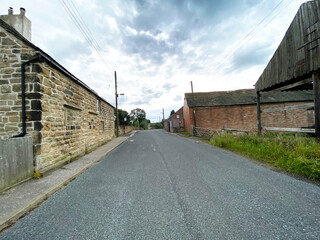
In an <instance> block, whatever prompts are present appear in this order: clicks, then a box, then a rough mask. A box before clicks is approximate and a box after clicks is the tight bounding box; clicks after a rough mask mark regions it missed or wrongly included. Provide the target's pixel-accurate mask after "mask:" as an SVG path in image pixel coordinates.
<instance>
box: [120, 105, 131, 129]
mask: <svg viewBox="0 0 320 240" xmlns="http://www.w3.org/2000/svg"><path fill="white" fill-rule="evenodd" d="M118 115H119V124H120V125H121V126H122V125H123V122H124V118H127V121H126V122H125V124H126V125H128V124H129V123H130V115H129V114H128V112H127V111H125V110H121V109H118Z"/></svg>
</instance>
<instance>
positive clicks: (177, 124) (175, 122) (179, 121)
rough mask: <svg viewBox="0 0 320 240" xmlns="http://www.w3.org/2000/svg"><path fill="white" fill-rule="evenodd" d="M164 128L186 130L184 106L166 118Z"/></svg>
mask: <svg viewBox="0 0 320 240" xmlns="http://www.w3.org/2000/svg"><path fill="white" fill-rule="evenodd" d="M164 128H165V129H166V130H167V131H168V132H181V131H184V123H183V107H181V108H180V109H179V110H178V111H177V112H175V113H174V114H172V115H171V116H170V117H169V118H168V119H166V121H165V123H164Z"/></svg>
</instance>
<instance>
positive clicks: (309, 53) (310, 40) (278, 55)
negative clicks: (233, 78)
mask: <svg viewBox="0 0 320 240" xmlns="http://www.w3.org/2000/svg"><path fill="white" fill-rule="evenodd" d="M319 18H320V0H315V1H309V2H306V3H303V4H302V5H301V7H300V9H299V11H298V13H297V14H296V16H295V17H294V19H293V21H292V23H291V25H290V27H289V29H288V30H287V32H286V35H285V36H284V38H283V40H282V41H281V43H280V45H279V47H278V49H277V50H276V52H275V53H274V55H273V56H272V58H271V60H270V61H269V63H268V65H267V67H266V68H265V69H264V71H263V73H262V75H261V76H260V78H259V79H258V81H257V82H256V84H255V86H256V91H264V90H267V89H268V90H271V89H275V88H278V87H280V86H283V85H285V84H286V82H290V81H292V80H294V79H302V80H303V79H304V78H305V77H310V75H311V73H312V72H313V71H316V70H319V69H320V21H319Z"/></svg>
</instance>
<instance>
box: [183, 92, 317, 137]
mask: <svg viewBox="0 0 320 240" xmlns="http://www.w3.org/2000/svg"><path fill="white" fill-rule="evenodd" d="M184 100H185V101H184V106H183V116H184V127H185V131H187V132H189V133H190V134H196V135H199V136H205V135H212V134H214V133H216V132H218V131H222V130H230V131H244V132H257V130H258V128H257V107H256V103H257V98H256V93H255V90H254V89H242V90H236V91H222V92H199V93H193V94H192V93H186V94H185V99H184ZM312 101H313V93H312V91H300V92H299V93H291V94H286V95H284V94H282V93H277V94H274V95H272V96H271V95H270V96H268V97H265V98H263V99H261V108H262V109H269V108H279V109H280V108H283V109H285V110H284V111H278V112H273V111H266V112H264V113H263V123H264V124H265V125H266V126H269V127H273V126H274V125H273V124H274V122H279V123H280V124H281V126H287V125H289V126H291V127H292V128H302V127H305V128H308V127H310V126H312V125H313V121H312V118H311V119H310V115H312V114H313V110H312V109H305V108H302V107H301V108H294V109H291V108H290V106H293V105H294V106H296V105H300V106H305V105H310V103H312ZM194 113H195V114H194Z"/></svg>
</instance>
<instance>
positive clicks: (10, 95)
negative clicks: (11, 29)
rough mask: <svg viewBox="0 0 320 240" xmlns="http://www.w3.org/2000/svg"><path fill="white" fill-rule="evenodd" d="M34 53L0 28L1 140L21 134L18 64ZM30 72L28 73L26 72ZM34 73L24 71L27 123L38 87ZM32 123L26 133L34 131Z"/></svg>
mask: <svg viewBox="0 0 320 240" xmlns="http://www.w3.org/2000/svg"><path fill="white" fill-rule="evenodd" d="M33 54H34V50H32V49H31V48H29V47H28V46H26V45H25V44H23V43H22V42H21V41H19V40H17V39H16V38H14V37H12V36H11V35H10V34H8V33H7V32H6V31H5V30H4V29H2V28H1V27H0V93H1V94H0V139H7V138H10V137H12V136H13V135H17V134H19V133H20V132H21V127H22V124H21V119H22V118H21V64H22V62H23V61H26V60H28V56H30V55H33ZM28 72H29V73H28ZM32 75H33V76H35V74H31V68H30V67H29V68H27V73H26V78H27V79H28V83H27V84H26V94H27V97H28V99H27V100H26V111H27V113H28V118H29V120H30V119H32V117H31V116H30V115H29V114H30V113H31V112H30V111H31V104H33V106H34V104H35V102H32V100H33V97H36V96H35V95H34V90H36V89H37V87H39V85H38V83H36V82H34V81H33V80H34V78H33V77H32ZM33 129H34V122H33V121H29V122H28V123H27V130H28V131H33Z"/></svg>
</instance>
